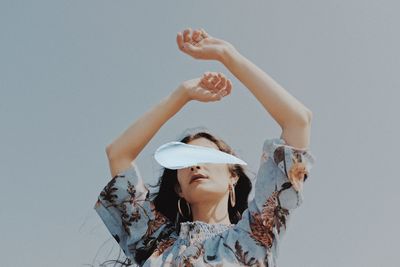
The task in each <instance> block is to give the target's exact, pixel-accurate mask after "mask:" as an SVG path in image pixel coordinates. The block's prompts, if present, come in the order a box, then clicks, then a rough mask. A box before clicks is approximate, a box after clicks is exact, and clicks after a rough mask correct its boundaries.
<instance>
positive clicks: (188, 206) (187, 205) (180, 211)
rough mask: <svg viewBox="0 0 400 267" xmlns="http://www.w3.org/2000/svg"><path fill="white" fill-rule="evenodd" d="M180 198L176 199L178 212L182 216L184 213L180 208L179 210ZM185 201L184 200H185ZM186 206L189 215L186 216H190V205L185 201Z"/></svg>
mask: <svg viewBox="0 0 400 267" xmlns="http://www.w3.org/2000/svg"><path fill="white" fill-rule="evenodd" d="M181 199H182V198H179V199H178V211H179V213H180V214H181V215H182V217H185V215H183V212H182V210H181ZM185 202H186V201H185ZM186 207H187V208H188V211H189V215H188V217H189V216H190V213H191V210H190V205H189V203H187V202H186Z"/></svg>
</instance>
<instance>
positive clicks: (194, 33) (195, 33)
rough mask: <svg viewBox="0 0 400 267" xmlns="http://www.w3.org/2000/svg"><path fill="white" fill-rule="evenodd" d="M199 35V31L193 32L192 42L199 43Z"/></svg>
mask: <svg viewBox="0 0 400 267" xmlns="http://www.w3.org/2000/svg"><path fill="white" fill-rule="evenodd" d="M200 34H201V32H200V31H198V30H195V31H194V32H193V35H192V40H194V41H196V42H198V41H200Z"/></svg>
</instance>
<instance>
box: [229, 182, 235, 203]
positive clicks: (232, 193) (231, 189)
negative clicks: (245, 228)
mask: <svg viewBox="0 0 400 267" xmlns="http://www.w3.org/2000/svg"><path fill="white" fill-rule="evenodd" d="M229 197H230V201H231V206H232V207H234V206H235V204H236V195H235V186H234V185H230V186H229Z"/></svg>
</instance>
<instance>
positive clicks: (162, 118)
mask: <svg viewBox="0 0 400 267" xmlns="http://www.w3.org/2000/svg"><path fill="white" fill-rule="evenodd" d="M208 81H217V82H218V84H217V87H215V86H214V85H213V84H211V83H209V82H208ZM231 88H232V84H231V82H230V81H229V80H228V79H226V77H225V76H223V75H222V74H221V73H215V72H212V73H205V74H204V75H203V77H201V78H196V79H192V80H188V81H185V82H183V83H181V84H180V85H179V86H178V88H176V89H175V90H174V91H173V92H172V93H171V94H170V95H168V96H167V97H165V98H164V99H162V100H161V101H160V102H159V103H158V104H157V105H155V106H154V107H153V108H152V109H151V110H149V111H147V112H146V113H145V114H143V115H142V116H141V117H140V118H139V119H138V120H137V121H135V122H134V123H133V124H132V125H131V126H129V128H128V129H126V130H125V131H124V132H123V133H122V134H121V135H120V136H119V137H118V138H117V139H115V140H114V141H113V142H112V143H111V144H109V145H108V146H107V147H106V153H107V157H108V161H109V166H110V171H111V175H112V177H114V176H115V175H117V174H118V173H120V172H122V171H124V170H126V169H128V168H129V167H130V166H131V162H132V161H134V159H136V157H137V156H138V155H139V153H140V152H141V151H142V150H143V148H144V147H145V146H146V145H147V143H148V142H149V141H150V140H151V139H152V138H153V136H154V135H155V134H156V133H157V132H158V130H159V129H160V128H161V127H162V125H164V123H165V122H167V121H168V120H169V119H170V118H171V117H173V116H174V115H175V114H176V113H177V112H178V111H179V110H180V109H182V107H183V106H184V105H185V104H186V103H188V102H189V101H191V100H198V101H201V102H210V101H218V100H220V99H221V98H222V97H224V96H226V95H228V94H229V93H230V91H231Z"/></svg>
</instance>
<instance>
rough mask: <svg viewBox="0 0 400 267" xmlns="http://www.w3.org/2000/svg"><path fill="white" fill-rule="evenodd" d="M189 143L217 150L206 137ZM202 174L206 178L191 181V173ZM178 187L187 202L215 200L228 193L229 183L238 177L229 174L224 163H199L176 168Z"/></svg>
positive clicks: (179, 192)
mask: <svg viewBox="0 0 400 267" xmlns="http://www.w3.org/2000/svg"><path fill="white" fill-rule="evenodd" d="M188 144H189V145H196V146H204V147H211V148H214V149H216V150H219V148H218V146H217V145H216V144H214V143H213V142H212V141H210V140H208V139H207V138H203V137H202V138H198V139H195V140H192V141H190V142H189V143H188ZM198 173H200V174H203V175H205V176H207V178H206V179H197V180H194V181H191V179H192V175H194V174H198ZM177 175H178V182H179V188H177V191H178V194H179V195H180V196H181V197H183V198H184V199H185V200H186V201H187V202H189V203H192V204H193V203H196V202H204V201H215V200H218V199H220V198H222V197H223V196H224V195H226V194H229V184H233V183H235V182H236V181H237V179H238V177H237V176H235V175H233V174H231V173H230V171H229V169H228V164H226V163H222V164H220V163H201V164H197V165H194V166H191V167H187V168H182V169H178V170H177Z"/></svg>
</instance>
